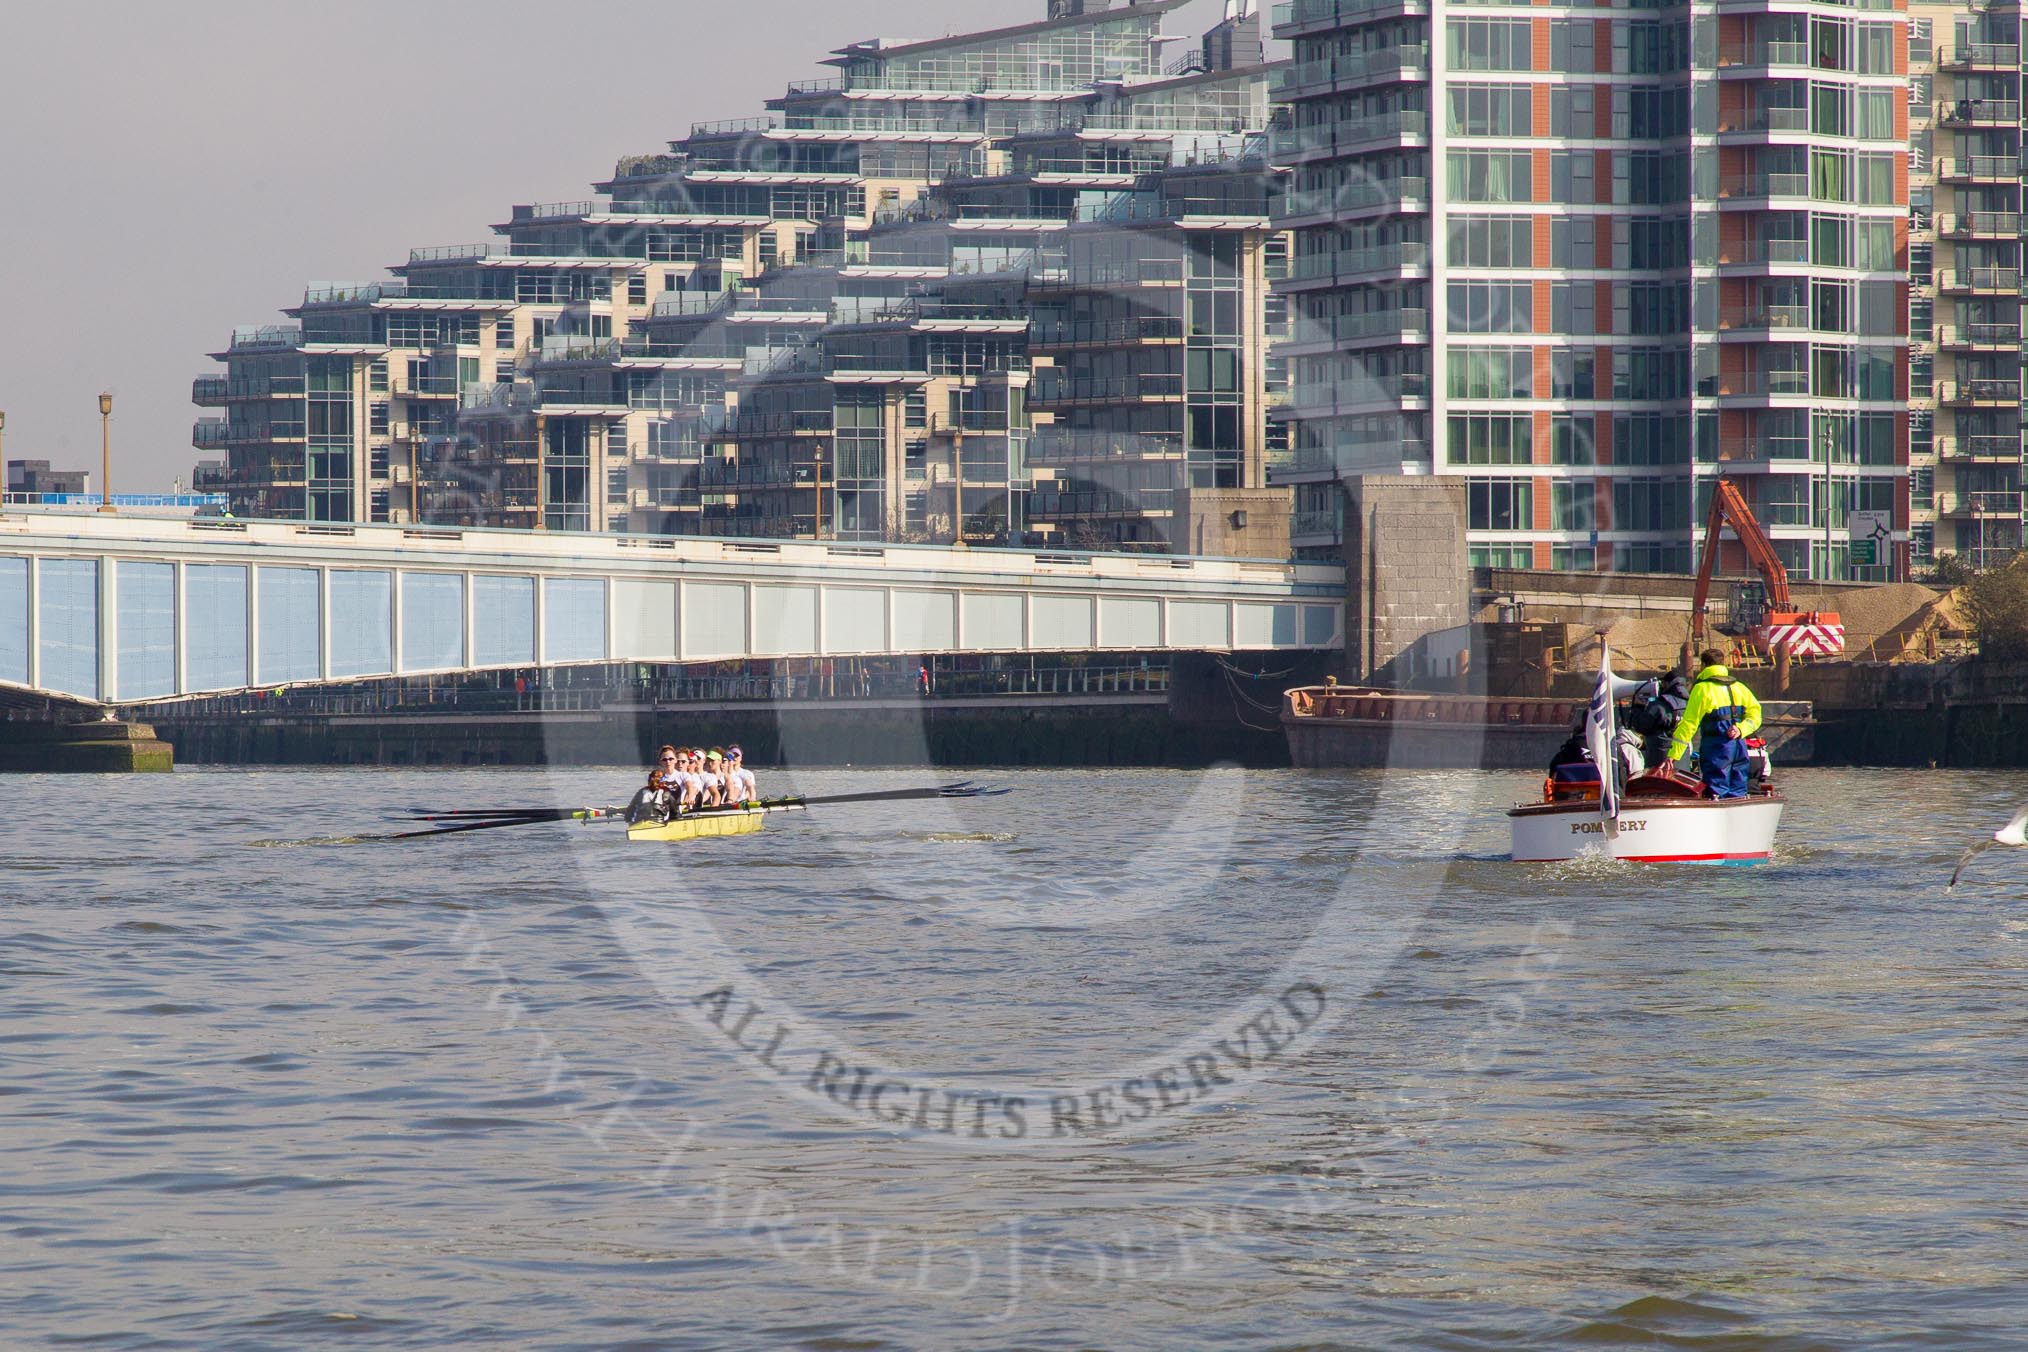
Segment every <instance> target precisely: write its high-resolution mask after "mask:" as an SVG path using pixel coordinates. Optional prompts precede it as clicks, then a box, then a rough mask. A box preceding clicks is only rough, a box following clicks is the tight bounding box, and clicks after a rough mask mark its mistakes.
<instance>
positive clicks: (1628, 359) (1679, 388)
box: [1613, 347, 1690, 399]
mask: <svg viewBox="0 0 2028 1352" xmlns="http://www.w3.org/2000/svg"><path fill="white" fill-rule="evenodd" d="M1613 356H1614V360H1613V398H1615V399H1688V398H1689V397H1690V351H1689V349H1688V348H1668V347H1624V348H1621V349H1619V350H1618V351H1617V352H1616V353H1614V354H1613Z"/></svg>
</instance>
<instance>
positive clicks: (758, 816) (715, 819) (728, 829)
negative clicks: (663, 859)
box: [627, 807, 768, 841]
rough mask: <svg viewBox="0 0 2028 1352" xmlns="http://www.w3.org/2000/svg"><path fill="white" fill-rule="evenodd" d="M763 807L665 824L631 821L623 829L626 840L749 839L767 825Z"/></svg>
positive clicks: (697, 815) (694, 816)
mask: <svg viewBox="0 0 2028 1352" xmlns="http://www.w3.org/2000/svg"><path fill="white" fill-rule="evenodd" d="M767 820H768V809H767V808H764V807H755V808H735V809H730V810H726V811H719V812H698V813H692V814H691V815H689V816H684V817H672V818H671V819H669V820H668V821H666V822H654V821H646V822H635V823H634V824H633V825H631V826H629V827H628V828H627V839H628V840H647V841H678V840H704V839H708V838H710V837H713V836H750V835H752V834H753V833H754V832H756V831H758V830H760V829H761V827H763V826H765V825H766V824H767Z"/></svg>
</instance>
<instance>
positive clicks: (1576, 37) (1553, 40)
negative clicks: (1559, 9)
mask: <svg viewBox="0 0 2028 1352" xmlns="http://www.w3.org/2000/svg"><path fill="white" fill-rule="evenodd" d="M1595 31H1596V29H1595V27H1594V24H1593V21H1592V20H1590V19H1552V20H1551V21H1550V24H1549V68H1550V69H1551V70H1554V71H1561V72H1562V73H1564V74H1566V75H1591V74H1595V73H1596V72H1597V71H1598V58H1597V56H1596V54H1595V53H1594V51H1593V46H1592V39H1593V34H1594V33H1595Z"/></svg>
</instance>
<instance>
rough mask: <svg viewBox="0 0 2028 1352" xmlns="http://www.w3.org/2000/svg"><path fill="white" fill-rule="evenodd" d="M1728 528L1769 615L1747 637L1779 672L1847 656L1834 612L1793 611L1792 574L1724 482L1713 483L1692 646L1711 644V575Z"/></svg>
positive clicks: (1692, 622) (1692, 617)
mask: <svg viewBox="0 0 2028 1352" xmlns="http://www.w3.org/2000/svg"><path fill="white" fill-rule="evenodd" d="M1726 526H1731V527H1732V533H1733V534H1734V535H1737V536H1738V537H1739V543H1740V545H1741V546H1742V547H1744V548H1745V550H1746V557H1747V560H1748V561H1749V562H1750V563H1752V565H1753V568H1754V571H1755V572H1757V573H1759V574H1760V578H1761V582H1762V583H1763V584H1764V585H1765V586H1766V588H1767V607H1768V608H1767V613H1766V615H1765V616H1764V617H1763V619H1762V621H1761V623H1760V624H1758V625H1755V626H1753V627H1752V628H1751V629H1750V630H1749V631H1748V632H1747V633H1746V634H1745V636H1744V637H1745V638H1746V639H1747V640H1748V641H1749V642H1750V643H1752V644H1753V645H1754V647H1755V648H1757V649H1758V650H1759V651H1761V652H1763V653H1765V654H1767V655H1768V656H1770V657H1772V658H1773V659H1774V661H1775V665H1776V667H1777V668H1778V669H1780V670H1783V671H1785V670H1786V668H1787V667H1788V662H1789V659H1790V658H1791V657H1800V656H1815V657H1830V656H1833V655H1835V654H1837V653H1841V652H1843V651H1844V650H1845V628H1844V624H1843V622H1842V621H1841V620H1840V619H1839V617H1838V615H1837V614H1836V613H1835V612H1832V611H1798V610H1797V609H1796V608H1795V601H1794V599H1793V598H1791V596H1790V595H1789V570H1788V569H1787V568H1786V567H1784V566H1783V564H1782V560H1781V555H1779V554H1777V553H1776V552H1775V547H1774V542H1773V541H1772V540H1770V539H1768V538H1767V532H1766V531H1764V530H1762V529H1761V525H1760V521H1759V520H1758V519H1757V518H1755V516H1754V514H1753V509H1752V508H1751V507H1749V506H1747V504H1746V495H1745V494H1743V493H1741V492H1740V491H1739V489H1738V488H1737V487H1736V486H1735V485H1734V484H1733V482H1732V481H1731V480H1730V479H1725V478H1718V479H1714V480H1712V483H1711V516H1710V519H1709V520H1708V521H1706V522H1705V525H1704V553H1703V557H1702V558H1701V559H1700V560H1699V562H1698V565H1697V594H1696V597H1695V599H1694V600H1693V601H1692V603H1691V614H1690V637H1691V644H1692V646H1693V647H1695V648H1701V647H1703V646H1704V644H1705V643H1706V642H1707V641H1708V634H1709V628H1708V624H1707V620H1706V615H1707V611H1708V610H1709V607H1710V602H1711V575H1712V571H1713V569H1714V568H1715V567H1716V566H1717V563H1718V536H1719V532H1720V530H1722V529H1723V528H1724V527H1726Z"/></svg>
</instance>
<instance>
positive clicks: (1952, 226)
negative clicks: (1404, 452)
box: [1936, 211, 2021, 239]
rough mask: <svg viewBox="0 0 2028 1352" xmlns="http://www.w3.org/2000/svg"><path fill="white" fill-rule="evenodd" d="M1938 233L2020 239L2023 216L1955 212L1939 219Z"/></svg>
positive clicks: (2018, 214) (1991, 212)
mask: <svg viewBox="0 0 2028 1352" xmlns="http://www.w3.org/2000/svg"><path fill="white" fill-rule="evenodd" d="M1936 232H1937V233H1938V234H1939V235H1950V236H1955V237H1958V238H1967V237H1970V238H1981V239H2018V238H2019V237H2020V234H2021V215H2020V213H2019V212H2014V211H1967V212H1953V213H1950V214H1948V215H1943V216H1939V217H1937V219H1936Z"/></svg>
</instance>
